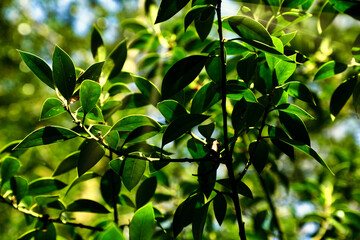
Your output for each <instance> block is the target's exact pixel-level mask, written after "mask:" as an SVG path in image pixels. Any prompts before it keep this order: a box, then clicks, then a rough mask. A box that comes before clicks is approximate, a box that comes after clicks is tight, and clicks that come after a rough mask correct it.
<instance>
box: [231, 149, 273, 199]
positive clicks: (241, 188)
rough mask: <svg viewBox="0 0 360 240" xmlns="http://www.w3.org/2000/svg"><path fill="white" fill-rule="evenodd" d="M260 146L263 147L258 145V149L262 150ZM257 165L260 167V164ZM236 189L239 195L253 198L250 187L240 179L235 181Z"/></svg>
mask: <svg viewBox="0 0 360 240" xmlns="http://www.w3.org/2000/svg"><path fill="white" fill-rule="evenodd" d="M266 147H268V146H267V144H266ZM261 148H264V147H263V146H258V149H259V151H264V149H261ZM265 152H266V150H265ZM262 154H263V153H262ZM254 157H255V156H254ZM254 166H255V165H254ZM259 167H260V168H261V165H260V166H259ZM255 169H256V166H255ZM237 191H238V193H239V194H241V195H243V196H245V197H248V198H251V199H254V196H253V194H252V192H251V190H250V188H249V187H248V186H247V185H246V184H245V183H243V182H242V181H240V182H237Z"/></svg>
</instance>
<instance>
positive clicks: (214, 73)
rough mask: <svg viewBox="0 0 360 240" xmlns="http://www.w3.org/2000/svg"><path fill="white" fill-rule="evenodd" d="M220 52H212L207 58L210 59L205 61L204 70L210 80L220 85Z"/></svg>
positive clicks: (216, 50)
mask: <svg viewBox="0 0 360 240" xmlns="http://www.w3.org/2000/svg"><path fill="white" fill-rule="evenodd" d="M220 54H221V53H220V50H219V49H215V50H214V51H212V52H211V53H210V54H209V56H210V58H209V59H208V60H207V61H206V64H205V69H206V72H207V74H208V75H209V77H210V79H211V80H213V81H214V82H215V83H216V84H218V85H220V84H221V79H222V70H221V69H222V67H221V64H222V63H221V58H220Z"/></svg>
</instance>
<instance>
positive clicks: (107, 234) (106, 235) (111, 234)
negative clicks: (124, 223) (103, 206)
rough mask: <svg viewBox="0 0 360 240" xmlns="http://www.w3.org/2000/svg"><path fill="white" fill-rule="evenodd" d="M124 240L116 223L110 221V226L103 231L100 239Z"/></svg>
mask: <svg viewBox="0 0 360 240" xmlns="http://www.w3.org/2000/svg"><path fill="white" fill-rule="evenodd" d="M115 239H116V240H125V237H124V235H123V233H122V231H120V229H119V227H118V226H116V223H111V224H110V226H109V227H108V228H107V229H106V230H105V231H104V232H103V234H102V237H101V240H115Z"/></svg>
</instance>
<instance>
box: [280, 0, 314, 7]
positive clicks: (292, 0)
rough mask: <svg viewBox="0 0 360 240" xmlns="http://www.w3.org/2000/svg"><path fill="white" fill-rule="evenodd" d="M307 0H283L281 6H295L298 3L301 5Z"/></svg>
mask: <svg viewBox="0 0 360 240" xmlns="http://www.w3.org/2000/svg"><path fill="white" fill-rule="evenodd" d="M307 1H308V0H286V1H284V2H283V5H282V7H284V8H296V7H298V6H300V5H303V4H304V3H306V2H307Z"/></svg>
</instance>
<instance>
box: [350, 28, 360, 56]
mask: <svg viewBox="0 0 360 240" xmlns="http://www.w3.org/2000/svg"><path fill="white" fill-rule="evenodd" d="M351 53H352V55H353V57H354V58H355V61H357V62H358V63H360V34H359V35H358V36H357V38H356V39H355V41H354V43H353V46H352V49H351Z"/></svg>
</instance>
